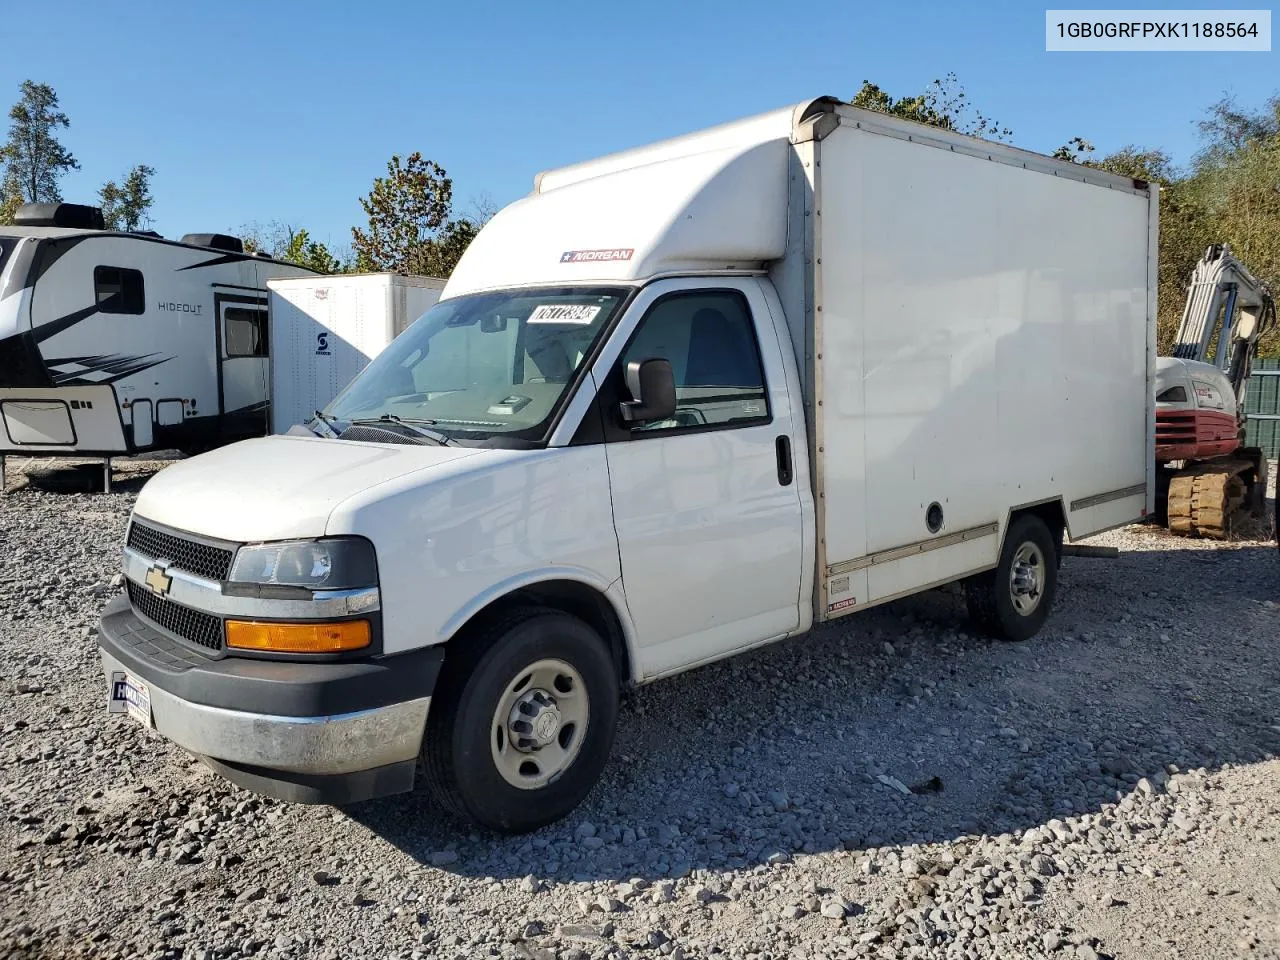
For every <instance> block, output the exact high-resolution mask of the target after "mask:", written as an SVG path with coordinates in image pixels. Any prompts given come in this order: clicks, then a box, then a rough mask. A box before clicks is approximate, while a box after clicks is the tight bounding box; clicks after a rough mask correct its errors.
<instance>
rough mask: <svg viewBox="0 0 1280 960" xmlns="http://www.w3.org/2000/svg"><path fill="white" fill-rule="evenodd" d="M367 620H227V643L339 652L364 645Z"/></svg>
mask: <svg viewBox="0 0 1280 960" xmlns="http://www.w3.org/2000/svg"><path fill="white" fill-rule="evenodd" d="M372 636H373V635H372V632H371V631H370V629H369V621H368V620H342V621H338V622H330V623H305V622H304V623H260V622H258V621H255V620H228V621H227V646H228V647H235V648H236V649H238V650H261V651H263V652H266V653H341V652H342V651H344V650H359V649H360V648H361V647H367V646H368V645H369V642H370V640H371V639H372Z"/></svg>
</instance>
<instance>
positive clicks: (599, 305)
mask: <svg viewBox="0 0 1280 960" xmlns="http://www.w3.org/2000/svg"><path fill="white" fill-rule="evenodd" d="M626 293H627V291H626V290H625V289H619V288H609V289H604V288H597V287H545V288H527V289H520V290H502V291H496V292H492V293H478V294H471V295H469V296H462V297H457V298H453V299H449V300H443V301H441V302H439V303H437V304H436V305H435V306H434V307H432V308H431V309H430V310H428V311H427V312H426V313H425V314H423V316H421V317H420V318H418V320H417V321H415V322H414V323H413V324H412V325H411V326H410V327H409V328H408V329H407V330H406V331H405V332H404V333H402V334H400V336H398V337H396V339H394V340H393V341H391V343H390V344H389V345H388V346H387V347H386V349H385V350H383V351H382V352H381V353H380V354H378V356H376V357H375V358H374V359H373V360H372V361H371V362H370V363H369V365H368V366H367V367H365V368H364V370H363V371H361V373H360V374H359V375H358V376H357V377H356V378H355V379H354V380H353V381H351V383H350V384H349V385H348V386H347V388H346V389H345V390H343V391H342V393H340V394H338V396H337V397H336V398H334V400H333V401H332V402H331V403H330V404H329V406H328V407H327V408H326V409H325V410H324V411H323V412H324V414H325V416H326V417H328V418H329V419H330V420H333V421H338V422H342V421H346V422H347V423H350V422H352V421H356V420H361V421H363V420H371V419H372V420H376V419H379V418H385V419H388V420H396V419H398V420H401V421H403V422H404V423H415V422H416V423H418V424H424V423H425V424H429V425H430V428H431V430H432V431H434V432H436V433H440V434H444V435H445V436H447V437H449V438H454V439H462V440H465V439H468V438H469V439H486V438H488V437H493V436H497V435H503V436H511V437H519V438H522V439H530V440H532V439H536V438H538V437H540V436H541V435H542V434H543V433H544V432H545V429H546V426H547V424H548V422H549V421H550V420H551V418H552V416H553V415H554V414H555V411H556V409H557V408H558V406H559V404H560V403H561V401H562V400H563V399H564V395H565V393H566V392H567V390H568V388H569V384H570V383H571V382H573V380H574V376H575V374H576V373H577V371H578V369H579V367H580V366H581V365H582V363H583V360H584V358H585V357H586V356H587V355H588V353H589V352H590V350H591V347H592V345H593V344H594V343H595V341H596V338H597V337H598V336H599V335H600V332H601V331H602V330H603V329H604V328H605V326H606V325H607V324H608V322H609V319H610V318H611V317H612V316H613V315H614V313H615V312H616V311H617V309H618V306H619V304H621V303H622V301H623V299H624V298H625V296H626Z"/></svg>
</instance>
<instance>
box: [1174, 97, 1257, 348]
mask: <svg viewBox="0 0 1280 960" xmlns="http://www.w3.org/2000/svg"><path fill="white" fill-rule="evenodd" d="M1200 131H1201V135H1202V137H1203V138H1204V148H1203V149H1202V150H1201V151H1200V152H1199V153H1198V154H1197V155H1196V158H1195V161H1194V164H1193V167H1192V173H1191V176H1190V177H1189V178H1188V183H1187V185H1186V186H1187V191H1188V193H1189V195H1190V197H1191V198H1192V199H1193V201H1194V202H1195V203H1196V204H1197V206H1198V208H1199V210H1200V211H1201V214H1202V218H1203V222H1204V223H1205V224H1206V225H1207V227H1208V229H1207V230H1206V231H1205V234H1204V235H1202V236H1201V238H1200V239H1201V242H1202V245H1201V252H1203V249H1204V247H1207V246H1208V245H1209V244H1210V243H1228V244H1230V245H1231V250H1232V252H1233V253H1234V254H1235V255H1236V256H1238V257H1239V258H1240V259H1241V260H1242V261H1244V263H1245V264H1247V265H1248V267H1249V268H1250V269H1251V270H1252V271H1253V272H1254V273H1255V274H1256V275H1257V276H1258V277H1259V278H1260V279H1262V280H1263V281H1264V282H1265V283H1266V284H1267V285H1268V286H1270V288H1271V290H1272V291H1273V292H1275V293H1280V96H1275V97H1272V98H1271V99H1270V100H1268V101H1267V102H1266V103H1265V104H1263V106H1262V108H1261V109H1259V110H1255V111H1250V110H1246V109H1241V108H1238V107H1237V106H1236V105H1235V103H1234V102H1232V101H1230V100H1223V101H1220V102H1218V103H1216V104H1214V106H1213V107H1211V108H1210V110H1209V115H1208V117H1207V118H1206V119H1205V120H1204V121H1202V122H1201V124H1200ZM1259 353H1260V355H1262V356H1270V357H1280V330H1274V329H1273V330H1272V331H1271V333H1269V334H1267V335H1266V336H1265V337H1264V339H1263V340H1262V341H1261V343H1260V349H1259Z"/></svg>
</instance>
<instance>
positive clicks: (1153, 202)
mask: <svg viewBox="0 0 1280 960" xmlns="http://www.w3.org/2000/svg"><path fill="white" fill-rule="evenodd" d="M1147 197H1148V201H1149V203H1148V208H1147V399H1146V402H1147V411H1146V430H1147V435H1146V457H1147V464H1146V475H1145V476H1146V482H1147V510H1146V516H1148V517H1150V516H1153V515H1154V514H1155V512H1156V339H1157V337H1158V336H1159V334H1158V316H1157V313H1158V311H1159V287H1160V185H1159V184H1158V183H1155V182H1151V183H1149V184H1148V185H1147Z"/></svg>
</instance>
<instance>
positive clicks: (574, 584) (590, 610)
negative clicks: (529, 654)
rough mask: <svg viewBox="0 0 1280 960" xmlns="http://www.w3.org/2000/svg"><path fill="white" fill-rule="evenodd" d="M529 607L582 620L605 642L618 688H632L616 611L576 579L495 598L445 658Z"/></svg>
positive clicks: (550, 582) (452, 641)
mask: <svg viewBox="0 0 1280 960" xmlns="http://www.w3.org/2000/svg"><path fill="white" fill-rule="evenodd" d="M531 607H536V608H541V609H544V610H559V611H560V612H562V613H567V614H569V615H570V616H574V617H577V618H578V619H579V620H582V621H583V622H584V623H586V624H587V625H588V626H589V627H591V629H592V630H594V631H595V632H596V633H597V634H599V635H600V636H601V637H602V638H604V639H605V640H606V641H607V642H608V644H609V654H610V656H611V657H612V659H613V664H614V668H615V670H616V672H617V675H618V687H619V689H621V690H627V689H629V688H631V687H632V686H634V685H635V673H634V672H633V670H632V663H631V657H630V655H629V654H628V652H627V643H626V638H625V634H624V633H623V630H622V623H621V621H620V620H619V619H618V614H617V611H615V610H614V609H613V604H612V603H610V602H609V600H608V598H606V597H605V596H604V595H603V594H601V593H600V592H599V591H597V590H595V589H593V588H592V587H589V586H587V585H586V584H585V583H580V582H578V581H576V580H546V581H542V582H540V583H535V584H531V585H529V586H527V587H521V588H520V589H519V590H513V591H512V592H511V593H508V594H506V595H505V596H502V597H499V598H498V599H497V600H494V601H493V602H492V603H490V604H489V605H488V606H486V607H484V608H483V609H481V610H479V611H477V612H476V614H475V615H474V616H472V617H471V619H470V620H468V621H467V622H466V623H465V624H463V625H462V627H461V628H460V629H459V630H458V631H457V633H455V634H454V635H453V637H451V638H450V640H449V642H448V645H447V647H446V653H445V657H446V658H448V657H449V656H450V653H449V652H448V651H450V650H453V649H455V648H457V647H459V646H460V645H462V644H466V643H468V642H470V640H472V639H473V638H474V637H475V636H477V635H478V634H480V633H483V632H484V631H485V630H487V629H488V628H489V627H490V626H492V624H493V623H494V622H495V621H496V620H500V619H502V618H504V617H506V616H507V615H508V614H510V613H511V612H512V611H514V610H517V609H520V608H525V609H528V608H531Z"/></svg>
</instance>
